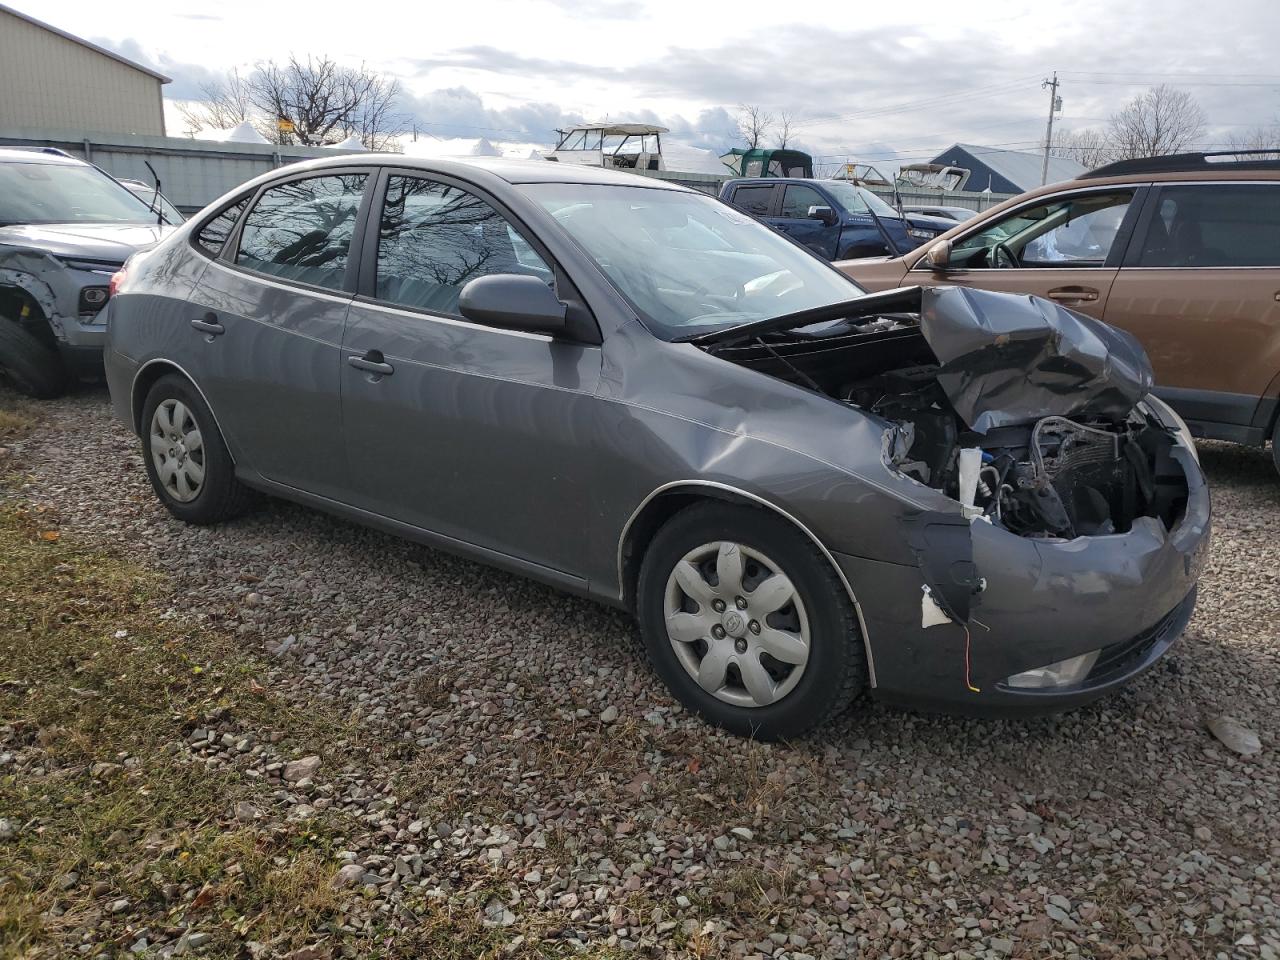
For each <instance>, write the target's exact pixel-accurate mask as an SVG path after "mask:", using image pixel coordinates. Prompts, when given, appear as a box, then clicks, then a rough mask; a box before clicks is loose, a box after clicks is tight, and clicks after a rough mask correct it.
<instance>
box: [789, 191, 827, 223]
mask: <svg viewBox="0 0 1280 960" xmlns="http://www.w3.org/2000/svg"><path fill="white" fill-rule="evenodd" d="M829 206H831V204H829V203H828V202H827V201H826V200H825V199H824V198H823V196H822V194H820V193H819V192H818V191H817V190H815V189H813V187H806V186H804V185H803V184H799V183H793V184H790V185H788V187H787V192H786V193H784V194H783V195H782V215H783V216H784V217H794V218H799V219H802V220H803V219H807V218H808V216H809V208H810V207H829Z"/></svg>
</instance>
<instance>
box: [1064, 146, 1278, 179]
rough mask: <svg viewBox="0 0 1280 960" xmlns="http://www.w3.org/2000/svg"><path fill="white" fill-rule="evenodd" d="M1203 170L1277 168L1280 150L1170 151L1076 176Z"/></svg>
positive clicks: (1118, 161)
mask: <svg viewBox="0 0 1280 960" xmlns="http://www.w3.org/2000/svg"><path fill="white" fill-rule="evenodd" d="M1206 170H1280V149H1275V150H1218V151H1215V152H1213V153H1171V154H1168V155H1167V156H1163V157H1138V158H1136V159H1133V160H1117V161H1116V162H1115V163H1108V164H1106V165H1105V166H1101V167H1098V168H1097V169H1096V170H1090V171H1088V172H1087V173H1082V174H1080V176H1078V177H1077V178H1076V179H1077V180H1091V179H1093V178H1094V177H1118V176H1122V175H1124V174H1128V173H1203V172H1204V171H1206Z"/></svg>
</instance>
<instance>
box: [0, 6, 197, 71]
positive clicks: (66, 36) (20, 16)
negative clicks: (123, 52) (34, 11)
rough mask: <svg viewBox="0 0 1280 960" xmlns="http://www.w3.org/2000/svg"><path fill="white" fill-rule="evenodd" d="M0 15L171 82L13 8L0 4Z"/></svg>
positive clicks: (128, 60)
mask: <svg viewBox="0 0 1280 960" xmlns="http://www.w3.org/2000/svg"><path fill="white" fill-rule="evenodd" d="M0 13H7V14H9V15H10V16H13V17H17V18H18V19H19V20H25V21H27V23H30V24H33V25H34V26H37V27H39V28H40V29H41V30H48V31H49V32H50V33H56V34H57V35H58V36H60V37H62V38H63V39H64V40H70V41H71V42H72V43H78V44H80V46H82V47H88V48H89V49H90V50H92V51H93V52H94V53H100V54H102V55H103V56H104V57H110V58H111V59H112V60H117V61H119V62H120V63H123V64H124V65H125V66H126V67H133V69H135V70H138V71H140V72H142V73H145V74H148V75H149V76H152V77H155V78H156V79H157V80H159V81H160V82H161V83H170V82H172V80H171V78H170V77H166V76H165V75H164V74H163V73H157V72H156V71H155V70H152V69H151V68H150V67H144V66H143V65H142V64H140V63H137V62H136V61H134V60H130V59H129V58H128V57H122V56H120V54H118V53H112V52H111V51H110V50H108V49H106V48H105V47H100V46H98V45H97V44H96V43H90V42H89V41H88V40H85V39H84V38H83V37H77V36H76V35H75V34H73V33H67V31H65V30H59V29H58V28H57V27H55V26H52V25H51V24H48V23H45V22H44V21H43V20H37V19H36V18H35V17H33V16H30V15H29V14H26V13H23V12H22V11H21V10H15V9H13V7H10V6H7V5H6V4H3V3H0Z"/></svg>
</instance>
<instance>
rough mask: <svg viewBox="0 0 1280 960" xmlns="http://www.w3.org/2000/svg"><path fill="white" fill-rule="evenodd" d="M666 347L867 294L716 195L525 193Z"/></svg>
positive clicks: (551, 188)
mask: <svg viewBox="0 0 1280 960" xmlns="http://www.w3.org/2000/svg"><path fill="white" fill-rule="evenodd" d="M522 189H523V190H524V191H525V192H526V193H527V194H528V195H529V196H530V197H532V198H533V199H534V200H535V201H536V202H537V203H539V204H541V205H542V207H543V208H545V209H546V210H547V211H548V212H549V213H551V215H552V216H554V217H555V218H556V220H557V221H558V222H559V224H560V226H561V227H563V228H564V230H565V231H566V232H567V233H568V234H569V235H570V236H571V237H572V238H573V239H574V240H575V241H577V243H578V245H579V246H580V247H582V249H583V250H584V251H585V252H586V253H587V255H588V256H590V257H591V258H592V259H593V260H595V262H596V263H597V264H598V265H599V266H600V269H601V270H602V271H603V272H604V274H605V276H607V277H608V278H609V280H610V281H611V282H612V283H613V285H614V286H615V287H616V288H617V289H618V290H619V292H621V293H622V294H623V296H625V297H626V298H627V299H628V300H629V301H630V302H631V303H632V305H633V306H635V308H636V309H637V311H639V313H640V316H641V317H642V318H643V319H644V320H645V324H646V326H648V327H649V329H650V330H651V331H652V332H653V333H655V334H656V335H658V336H660V337H663V338H664V339H668V340H670V339H675V338H677V337H685V336H690V335H694V334H698V333H708V332H710V331H712V330H717V329H722V328H726V327H733V326H738V325H739V324H743V323H750V322H752V321H755V320H765V319H768V318H771V317H778V316H782V315H783V314H789V313H795V312H797V311H800V310H808V309H811V308H813V307H822V306H828V305H830V304H833V303H839V302H841V301H842V300H848V299H850V298H852V297H857V296H860V295H861V294H862V293H863V290H862V288H861V287H859V286H858V285H857V284H856V283H854V282H853V281H852V280H850V279H849V278H848V277H846V276H845V275H844V274H842V273H840V272H838V271H837V270H835V269H834V268H833V267H831V266H829V265H828V264H827V263H826V262H825V261H823V260H820V259H818V258H817V257H815V256H813V255H812V254H810V253H809V252H808V251H806V250H804V249H803V248H802V247H799V246H797V245H796V244H794V243H792V242H791V241H790V240H787V239H785V238H784V237H782V236H780V235H779V234H777V233H774V232H773V231H772V230H770V229H769V228H768V227H766V226H764V225H763V224H761V223H759V222H758V221H756V220H754V219H752V218H751V217H749V216H747V215H745V214H743V213H740V212H738V211H737V210H735V209H734V208H733V207H730V206H729V205H728V204H725V203H721V202H720V201H719V200H716V199H713V198H712V197H708V196H704V195H702V194H698V193H687V192H685V191H683V190H680V191H677V190H655V189H652V188H647V187H615V186H600V185H595V184H580V183H538V184H529V185H526V186H525V187H523V188H522Z"/></svg>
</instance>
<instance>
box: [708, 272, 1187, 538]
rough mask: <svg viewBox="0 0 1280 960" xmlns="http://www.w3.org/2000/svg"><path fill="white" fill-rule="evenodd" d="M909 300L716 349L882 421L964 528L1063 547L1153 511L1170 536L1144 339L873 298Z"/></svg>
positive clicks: (1173, 485)
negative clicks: (975, 524) (952, 505)
mask: <svg viewBox="0 0 1280 960" xmlns="http://www.w3.org/2000/svg"><path fill="white" fill-rule="evenodd" d="M908 294H910V295H913V296H915V297H917V298H919V302H921V311H920V312H918V313H917V312H915V311H910V312H908V311H901V312H899V311H897V310H894V311H885V310H883V309H880V310H867V312H866V313H864V314H862V315H857V314H853V315H849V316H845V317H843V318H840V319H835V320H826V321H824V322H821V323H816V324H809V325H804V326H800V327H793V328H783V329H770V330H762V331H760V332H759V333H758V334H756V335H755V336H751V337H743V336H740V337H737V338H733V339H729V340H728V341H727V342H726V341H724V340H722V341H721V342H719V343H714V344H709V345H708V346H707V349H708V350H710V351H711V352H713V353H715V354H716V355H717V356H720V357H722V358H723V359H725V360H729V361H731V362H734V363H738V364H741V365H743V366H747V367H751V368H753V369H758V370H760V371H761V372H763V373H767V374H769V375H772V376H775V377H778V378H780V379H783V380H788V381H790V382H792V383H795V384H797V385H800V386H804V387H807V388H809V389H811V390H814V391H817V392H819V393H822V394H824V395H826V396H828V397H830V398H832V399H834V400H837V401H839V402H841V403H844V404H847V405H848V406H850V407H851V408H856V409H858V410H861V411H863V412H865V413H867V414H870V415H872V416H874V417H877V418H880V419H881V420H882V421H884V425H885V433H884V438H885V439H884V446H883V451H882V452H883V459H884V462H885V464H886V466H888V467H889V468H890V469H892V470H894V471H896V472H898V473H899V474H901V475H902V476H904V477H907V478H909V479H911V480H913V481H915V482H917V483H920V484H924V485H925V486H928V487H932V488H933V489H935V490H939V491H941V492H942V493H944V494H945V495H946V496H948V497H950V498H951V499H953V500H955V501H957V502H958V503H959V504H960V507H961V510H962V511H963V513H964V514H965V515H966V516H968V517H970V518H981V519H983V520H986V521H989V522H990V523H992V524H995V525H998V526H1000V527H1002V528H1004V529H1007V530H1009V531H1010V532H1011V533H1014V534H1017V535H1019V536H1023V537H1033V538H1046V539H1058V540H1069V539H1073V538H1076V537H1086V536H1106V535H1108V534H1123V533H1127V532H1128V531H1129V530H1130V529H1132V527H1133V525H1134V523H1135V522H1137V521H1138V520H1139V519H1140V518H1144V517H1150V518H1155V519H1157V520H1159V521H1160V522H1161V523H1162V524H1163V525H1164V526H1165V528H1166V529H1172V528H1173V527H1174V525H1175V524H1176V523H1177V522H1178V520H1179V519H1180V517H1181V516H1182V514H1183V512H1184V510H1185V507H1186V498H1187V485H1186V478H1185V476H1184V474H1183V472H1182V469H1181V467H1180V466H1179V465H1178V463H1177V462H1176V461H1175V460H1174V459H1173V458H1172V456H1171V454H1170V451H1171V450H1172V448H1173V445H1174V436H1173V434H1172V433H1171V431H1170V430H1169V429H1168V428H1167V427H1166V426H1165V425H1164V424H1162V423H1161V422H1160V421H1159V420H1158V419H1157V418H1156V417H1155V416H1153V415H1151V414H1150V413H1148V412H1147V411H1146V410H1145V408H1144V407H1143V405H1142V404H1141V403H1140V400H1141V398H1142V397H1143V396H1145V395H1146V394H1147V392H1148V391H1149V389H1150V365H1149V363H1148V362H1147V359H1146V356H1145V354H1144V353H1143V352H1142V349H1141V347H1140V346H1138V345H1137V342H1136V341H1133V340H1132V338H1130V337H1129V336H1128V334H1123V333H1121V332H1120V331H1116V330H1114V329H1113V328H1110V327H1106V326H1105V325H1104V324H1101V323H1100V322H1098V321H1095V320H1092V319H1090V318H1088V317H1082V316H1080V315H1078V314H1071V313H1069V312H1068V311H1064V310H1061V309H1060V308H1058V307H1057V306H1056V305H1054V304H1050V303H1047V302H1044V301H1037V300H1035V299H1034V298H1026V297H1024V298H1016V297H1009V296H1007V295H1000V294H990V293H985V292H975V291H970V290H962V289H958V288H940V289H935V290H927V291H923V292H921V291H919V290H918V288H917V289H916V290H915V291H914V293H912V291H910V290H903V291H895V292H893V293H892V294H881V295H877V296H878V297H879V298H880V299H881V300H882V301H883V300H885V299H887V298H888V297H890V296H892V297H895V298H896V301H898V302H900V301H903V300H906V299H907V295H908ZM992 298H995V299H992ZM866 299H867V300H871V299H872V298H871V297H868V298H866ZM895 305H896V303H895ZM1050 311H1059V312H1057V313H1054V312H1050ZM931 321H932V323H933V329H932V330H931V329H930V322H931ZM1100 347H1101V348H1102V349H1100Z"/></svg>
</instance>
